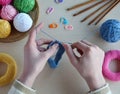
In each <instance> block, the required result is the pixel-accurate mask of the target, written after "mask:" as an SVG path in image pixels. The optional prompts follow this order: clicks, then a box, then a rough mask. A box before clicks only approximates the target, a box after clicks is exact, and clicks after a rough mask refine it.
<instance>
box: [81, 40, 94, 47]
mask: <svg viewBox="0 0 120 94" xmlns="http://www.w3.org/2000/svg"><path fill="white" fill-rule="evenodd" d="M81 42H83V43H85V44H86V45H88V46H93V44H92V43H90V42H88V41H86V40H81Z"/></svg>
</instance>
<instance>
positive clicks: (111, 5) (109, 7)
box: [88, 0, 119, 25]
mask: <svg viewBox="0 0 120 94" xmlns="http://www.w3.org/2000/svg"><path fill="white" fill-rule="evenodd" d="M118 1H119V0H117V1H114V2H113V3H112V4H110V5H109V6H108V7H107V8H106V9H105V10H104V11H102V12H101V13H99V14H98V16H96V17H95V18H94V19H93V20H92V21H90V22H89V23H88V25H91V24H92V23H93V22H94V21H95V20H96V19H98V18H99V17H100V16H101V15H103V14H104V13H106V11H107V10H109V9H111V7H113V6H114V5H115V4H116V3H117V2H118Z"/></svg>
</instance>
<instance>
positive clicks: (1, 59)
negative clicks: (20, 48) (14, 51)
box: [0, 53, 17, 86]
mask: <svg viewBox="0 0 120 94" xmlns="http://www.w3.org/2000/svg"><path fill="white" fill-rule="evenodd" d="M0 63H5V64H7V70H6V72H5V74H4V75H3V76H0V86H5V85H7V84H9V83H11V82H12V81H13V80H14V79H15V77H16V73H17V65H16V61H15V60H14V59H13V58H12V57H11V56H10V55H8V54H5V53H0Z"/></svg>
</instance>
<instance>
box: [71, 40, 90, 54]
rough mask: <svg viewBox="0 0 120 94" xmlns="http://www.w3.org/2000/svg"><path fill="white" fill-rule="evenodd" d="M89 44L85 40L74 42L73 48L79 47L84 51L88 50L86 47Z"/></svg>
mask: <svg viewBox="0 0 120 94" xmlns="http://www.w3.org/2000/svg"><path fill="white" fill-rule="evenodd" d="M88 47H89V46H88V45H87V44H85V43H83V42H81V41H80V42H76V43H73V44H72V48H77V49H79V50H81V51H82V52H84V51H86V49H87V48H88Z"/></svg>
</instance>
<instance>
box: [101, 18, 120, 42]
mask: <svg viewBox="0 0 120 94" xmlns="http://www.w3.org/2000/svg"><path fill="white" fill-rule="evenodd" d="M100 35H101V36H102V38H103V39H104V40H106V41H107V42H111V43H113V42H117V41H119V40H120V21H118V20H115V19H110V20H107V21H106V22H104V23H103V24H102V26H101V27H100Z"/></svg>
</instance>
